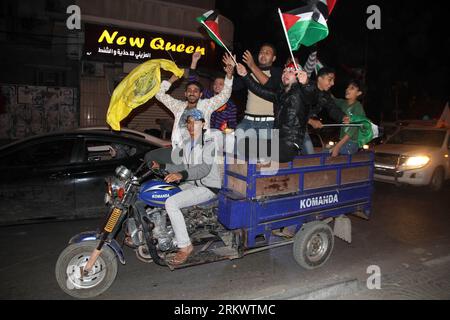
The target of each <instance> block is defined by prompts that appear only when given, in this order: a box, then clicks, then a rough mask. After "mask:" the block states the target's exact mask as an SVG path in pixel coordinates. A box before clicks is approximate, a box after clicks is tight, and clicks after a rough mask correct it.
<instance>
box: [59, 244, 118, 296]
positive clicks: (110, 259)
mask: <svg viewBox="0 0 450 320" xmlns="http://www.w3.org/2000/svg"><path fill="white" fill-rule="evenodd" d="M97 244H98V241H83V242H80V243H75V244H71V245H69V246H68V247H67V248H66V249H64V251H63V252H61V254H60V255H59V258H58V261H57V262H56V267H55V273H56V280H57V281H58V284H59V286H60V287H61V289H62V290H63V291H64V292H65V293H67V294H68V295H70V296H72V297H75V298H92V297H96V296H98V295H100V294H102V293H103V292H105V291H106V290H107V289H108V288H109V287H110V286H111V284H112V283H113V282H114V279H115V278H116V275H117V258H116V255H115V253H114V252H113V250H111V248H109V247H108V246H107V245H105V246H103V248H102V252H101V253H100V256H99V257H98V258H97V260H96V262H95V264H94V266H93V268H92V270H91V271H90V272H88V273H87V274H83V268H84V266H85V265H86V263H87V261H88V260H89V257H90V255H91V253H92V251H94V250H95V248H96V247H97Z"/></svg>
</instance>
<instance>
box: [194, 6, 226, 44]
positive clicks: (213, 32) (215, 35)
mask: <svg viewBox="0 0 450 320" xmlns="http://www.w3.org/2000/svg"><path fill="white" fill-rule="evenodd" d="M196 20H197V21H198V22H200V23H201V24H202V25H203V26H205V28H206V31H207V32H208V34H209V36H210V37H211V39H213V40H214V42H215V43H217V44H218V45H219V46H221V47H225V45H224V44H223V41H222V38H221V37H220V32H219V13H218V12H217V11H215V10H209V11H208V12H205V13H204V14H203V15H201V16H200V17H197V18H196Z"/></svg>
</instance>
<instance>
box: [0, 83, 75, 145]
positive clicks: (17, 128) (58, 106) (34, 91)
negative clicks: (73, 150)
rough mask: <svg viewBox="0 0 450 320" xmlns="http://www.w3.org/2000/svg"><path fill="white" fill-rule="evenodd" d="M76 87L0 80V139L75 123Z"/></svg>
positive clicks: (67, 127)
mask: <svg viewBox="0 0 450 320" xmlns="http://www.w3.org/2000/svg"><path fill="white" fill-rule="evenodd" d="M77 106H78V90H77V89H76V88H64V87H42V86H25V85H12V84H0V139H20V138H24V137H28V136H32V135H36V134H40V133H48V132H54V131H64V130H69V129H73V128H77V127H78V122H79V121H78V118H79V117H78V110H77Z"/></svg>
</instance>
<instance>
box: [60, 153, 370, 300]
mask: <svg viewBox="0 0 450 320" xmlns="http://www.w3.org/2000/svg"><path fill="white" fill-rule="evenodd" d="M225 158H226V159H228V160H227V161H225V165H224V179H223V187H222V189H221V191H220V192H219V194H218V196H217V199H214V200H212V201H210V202H208V203H204V204H200V205H197V206H194V207H190V208H185V209H183V215H184V217H185V221H186V226H187V229H188V233H189V235H190V238H191V241H192V243H193V244H194V246H195V250H194V253H193V254H192V255H191V256H190V257H189V259H188V260H187V261H186V262H185V263H184V264H182V265H177V266H172V265H170V263H169V262H168V261H170V258H171V257H172V255H173V254H174V252H175V251H176V249H177V243H176V240H175V237H174V232H173V229H172V227H171V225H170V219H168V216H167V213H166V211H165V209H164V204H165V200H166V199H167V198H169V197H170V196H172V195H174V194H176V193H177V192H180V191H181V190H180V188H179V187H178V186H177V185H176V184H169V183H166V182H164V180H163V177H164V175H165V174H166V173H165V172H163V171H161V170H159V169H158V170H157V169H149V170H148V171H146V172H145V173H144V174H142V175H139V174H138V172H139V171H141V170H140V169H142V167H141V168H140V169H138V171H137V172H135V173H133V172H131V171H130V170H128V169H127V168H125V167H123V166H120V167H118V168H117V169H116V172H115V177H113V178H111V179H109V181H108V192H107V194H106V195H105V203H107V205H108V212H107V215H106V217H105V221H104V223H103V225H102V227H101V228H100V229H99V230H98V231H92V232H83V233H80V234H77V235H75V236H74V237H72V238H71V239H70V241H69V245H68V246H67V247H66V248H65V249H64V250H63V251H62V253H61V254H60V256H59V258H58V261H57V263H56V268H55V272H56V279H57V281H58V284H59V286H60V287H61V288H62V290H63V291H64V292H66V293H67V294H69V295H71V296H73V297H77V298H89V297H95V296H97V295H99V294H101V293H103V292H105V291H106V290H107V289H108V288H109V287H110V286H111V284H112V283H113V282H114V279H115V277H116V275H117V271H118V263H119V262H120V263H121V264H125V258H124V254H123V248H124V247H125V246H128V247H131V248H132V249H133V250H134V251H135V253H136V257H137V258H138V259H139V260H141V261H143V262H147V263H151V262H153V263H156V264H158V265H160V266H165V267H169V268H170V269H171V270H174V269H179V268H184V267H188V266H194V265H199V264H203V263H208V262H214V261H219V260H225V259H236V258H242V257H244V256H246V255H248V254H250V253H254V252H259V251H262V250H267V249H271V248H275V247H279V246H284V245H288V244H292V243H293V255H294V258H295V260H296V261H297V263H298V264H299V265H300V266H302V267H303V268H305V269H314V268H318V267H320V266H322V265H323V264H324V263H325V262H326V261H327V260H328V258H329V257H330V255H331V252H332V250H333V246H334V236H337V237H339V238H341V239H343V240H345V241H347V242H351V222H350V219H349V218H348V217H347V216H346V215H347V214H355V215H357V216H359V217H362V218H366V219H368V218H369V215H370V207H371V192H372V181H373V153H372V152H370V151H366V152H359V153H357V154H355V155H348V156H339V157H331V156H330V154H327V153H321V154H313V155H305V156H298V157H296V158H295V159H294V160H293V161H292V162H289V163H279V164H277V166H276V167H277V170H275V171H273V172H271V171H270V170H271V169H268V167H272V166H271V165H269V166H268V165H267V164H260V163H254V164H252V163H248V162H246V161H240V160H239V159H235V158H233V157H232V156H231V157H225ZM230 159H231V160H230ZM331 223H333V229H332V227H331V226H330V224H331ZM282 228H290V230H292V231H294V234H295V235H292V236H290V235H289V234H288V233H283V232H279V231H280V230H282ZM276 231H278V232H276Z"/></svg>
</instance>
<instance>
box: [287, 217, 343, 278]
mask: <svg viewBox="0 0 450 320" xmlns="http://www.w3.org/2000/svg"><path fill="white" fill-rule="evenodd" d="M333 246H334V236H333V231H332V230H331V228H330V226H329V225H328V224H326V223H324V222H321V221H314V222H310V223H306V224H304V225H303V227H302V228H301V229H300V231H299V232H298V233H297V234H296V235H295V238H294V246H293V253H294V258H295V261H297V263H298V264H299V265H300V266H302V267H303V268H305V269H315V268H318V267H321V266H322V265H324V264H325V262H326V261H327V260H328V258H329V257H330V255H331V252H332V251H333Z"/></svg>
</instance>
